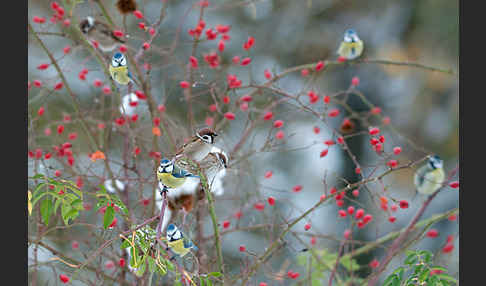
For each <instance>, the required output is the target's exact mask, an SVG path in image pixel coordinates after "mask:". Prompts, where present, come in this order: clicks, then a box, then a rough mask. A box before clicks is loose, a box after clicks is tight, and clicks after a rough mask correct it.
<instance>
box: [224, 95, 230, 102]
mask: <svg viewBox="0 0 486 286" xmlns="http://www.w3.org/2000/svg"><path fill="white" fill-rule="evenodd" d="M223 103H224V104H228V103H230V97H229V96H227V95H226V96H224V97H223Z"/></svg>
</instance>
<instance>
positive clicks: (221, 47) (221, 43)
mask: <svg viewBox="0 0 486 286" xmlns="http://www.w3.org/2000/svg"><path fill="white" fill-rule="evenodd" d="M224 47H225V44H224V41H223V40H219V42H218V50H219V51H220V52H223V51H224Z"/></svg>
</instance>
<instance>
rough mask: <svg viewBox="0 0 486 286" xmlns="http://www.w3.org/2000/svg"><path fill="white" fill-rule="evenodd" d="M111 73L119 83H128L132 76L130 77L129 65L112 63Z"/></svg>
mask: <svg viewBox="0 0 486 286" xmlns="http://www.w3.org/2000/svg"><path fill="white" fill-rule="evenodd" d="M109 70H110V74H111V78H113V80H114V81H116V82H117V83H119V84H123V85H127V84H128V83H129V82H130V78H129V77H128V67H127V66H123V67H114V66H112V65H110V68H109Z"/></svg>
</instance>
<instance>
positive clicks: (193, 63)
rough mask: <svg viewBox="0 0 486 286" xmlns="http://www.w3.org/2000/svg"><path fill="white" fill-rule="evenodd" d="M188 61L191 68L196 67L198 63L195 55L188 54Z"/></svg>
mask: <svg viewBox="0 0 486 286" xmlns="http://www.w3.org/2000/svg"><path fill="white" fill-rule="evenodd" d="M189 62H190V63H191V67H192V68H193V69H197V67H198V65H199V63H198V60H197V58H196V57H193V56H190V57H189Z"/></svg>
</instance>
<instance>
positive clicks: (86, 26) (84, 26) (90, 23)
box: [79, 16, 95, 34]
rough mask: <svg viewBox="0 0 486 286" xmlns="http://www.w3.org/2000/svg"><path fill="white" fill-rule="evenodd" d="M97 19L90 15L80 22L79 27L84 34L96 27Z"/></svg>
mask: <svg viewBox="0 0 486 286" xmlns="http://www.w3.org/2000/svg"><path fill="white" fill-rule="evenodd" d="M94 23H95V20H94V18H93V17H91V16H88V17H86V18H85V19H84V20H82V21H81V22H80V23H79V29H80V30H81V32H83V34H87V33H88V32H89V30H91V29H92V28H93V27H94Z"/></svg>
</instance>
